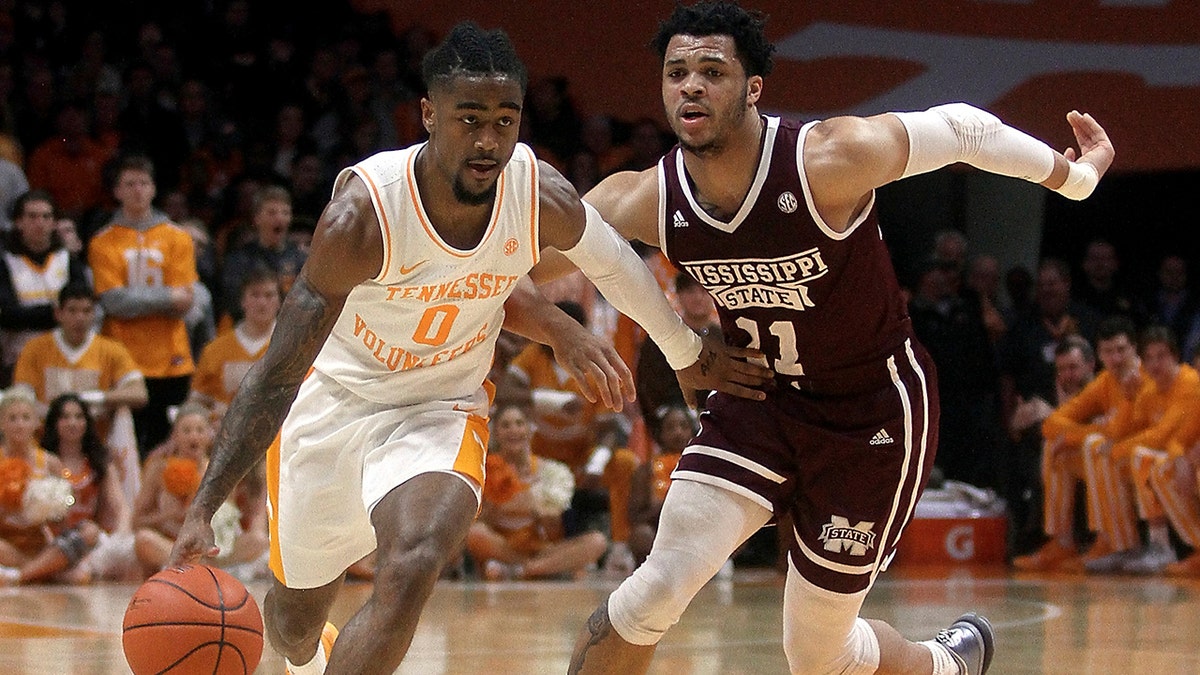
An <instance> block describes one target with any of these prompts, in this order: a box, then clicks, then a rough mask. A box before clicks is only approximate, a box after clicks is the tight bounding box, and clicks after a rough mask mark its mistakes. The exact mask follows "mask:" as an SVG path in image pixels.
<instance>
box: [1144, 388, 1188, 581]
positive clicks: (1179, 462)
mask: <svg viewBox="0 0 1200 675" xmlns="http://www.w3.org/2000/svg"><path fill="white" fill-rule="evenodd" d="M1150 482H1151V485H1152V486H1153V488H1154V492H1155V494H1156V495H1158V498H1159V500H1160V501H1161V502H1162V505H1163V510H1164V511H1166V515H1167V519H1168V520H1169V521H1170V523H1171V527H1172V528H1174V529H1175V532H1176V534H1178V535H1179V538H1180V539H1181V540H1183V542H1184V543H1185V544H1187V545H1188V546H1189V547H1191V553H1190V554H1189V555H1188V556H1186V557H1185V558H1184V559H1183V560H1180V561H1179V562H1174V563H1170V564H1168V565H1167V566H1166V568H1164V570H1163V571H1164V572H1165V573H1166V574H1167V575H1168V576H1178V577H1191V578H1200V408H1193V409H1192V411H1191V413H1190V414H1189V415H1188V416H1187V418H1186V419H1185V420H1184V422H1183V424H1181V425H1180V427H1179V430H1178V431H1177V432H1176V433H1175V436H1174V437H1173V438H1171V440H1169V441H1167V447H1166V458H1165V459H1164V461H1162V462H1161V463H1159V465H1158V466H1156V467H1155V470H1154V471H1153V472H1152V473H1151V476H1150Z"/></svg>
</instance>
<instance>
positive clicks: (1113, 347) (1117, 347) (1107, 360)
mask: <svg viewBox="0 0 1200 675" xmlns="http://www.w3.org/2000/svg"><path fill="white" fill-rule="evenodd" d="M1096 354H1098V355H1099V356H1100V363H1103V364H1104V368H1105V370H1108V371H1111V372H1113V373H1118V374H1120V373H1126V372H1129V370H1130V369H1131V368H1134V367H1136V366H1137V363H1138V360H1137V350H1136V349H1134V347H1133V342H1131V341H1130V339H1129V336H1128V335H1115V336H1113V337H1111V338H1109V339H1107V340H1100V341H1099V342H1098V343H1097V344H1096Z"/></svg>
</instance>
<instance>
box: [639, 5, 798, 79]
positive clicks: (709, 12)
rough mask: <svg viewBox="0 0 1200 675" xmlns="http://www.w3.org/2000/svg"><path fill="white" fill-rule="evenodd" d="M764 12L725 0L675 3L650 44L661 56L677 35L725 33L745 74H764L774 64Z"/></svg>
mask: <svg viewBox="0 0 1200 675" xmlns="http://www.w3.org/2000/svg"><path fill="white" fill-rule="evenodd" d="M766 24H767V16H766V15H765V14H763V13H762V12H759V11H757V10H747V9H743V8H741V7H739V6H738V5H737V4H735V3H733V2H728V0H701V2H697V3H696V4H694V5H691V6H685V5H682V4H679V5H676V6H675V11H674V12H672V13H671V16H669V17H667V18H666V20H665V21H663V22H662V23H660V24H658V33H657V34H656V35H655V36H654V39H653V40H651V41H650V46H651V47H652V48H653V49H654V50H655V51H656V52H657V53H658V57H659V58H660V59H661V58H663V57H665V56H666V54H667V43H669V42H670V41H671V38H672V37H674V36H676V35H694V36H697V37H703V36H706V35H728V36H729V37H731V38H733V44H734V45H735V46H736V47H737V55H738V60H739V61H741V62H742V66H743V67H744V68H745V70H746V75H747V76H754V75H759V76H764V77H765V76H766V75H769V74H770V73H771V68H772V67H773V66H774V65H775V64H774V62H773V61H772V60H771V54H772V53H774V51H775V45H773V44H771V42H770V41H769V40H767V36H766V34H765V33H764V32H763V29H764V27H765V26H766Z"/></svg>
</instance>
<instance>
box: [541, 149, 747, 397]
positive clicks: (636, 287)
mask: <svg viewBox="0 0 1200 675" xmlns="http://www.w3.org/2000/svg"><path fill="white" fill-rule="evenodd" d="M541 176H542V182H541V200H542V201H541V211H542V218H541V232H540V233H541V241H542V243H543V244H546V245H548V246H551V247H553V248H556V249H558V250H559V251H561V252H562V253H563V255H564V256H566V258H567V259H568V260H570V261H571V262H572V263H574V264H575V265H576V266H577V267H578V268H579V269H580V270H582V271H583V273H584V274H585V275H587V277H588V278H589V279H591V281H592V283H594V284H595V285H596V288H598V289H599V290H600V292H601V293H603V294H604V297H605V298H607V299H608V301H609V302H610V303H612V305H613V307H615V308H616V309H617V311H619V312H621V313H622V314H625V315H626V316H628V317H629V318H631V319H633V320H634V321H636V322H637V323H638V325H640V326H641V327H642V328H644V329H645V330H646V333H647V334H648V335H649V336H650V339H652V340H654V343H655V344H656V345H658V347H659V349H661V350H662V353H663V356H665V357H666V359H667V363H669V364H670V365H671V368H672V369H673V370H675V371H676V372H679V373H681V374H682V377H683V378H684V380H686V383H687V386H690V387H692V388H696V389H717V390H720V391H724V392H727V393H730V394H734V395H736V396H742V397H746V398H754V399H761V398H763V396H764V394H763V393H762V392H761V391H758V390H756V389H754V387H758V386H762V385H763V384H765V383H766V381H767V380H768V379H770V375H771V373H770V371H769V370H768V369H766V368H763V367H762V366H759V365H757V364H755V363H747V362H744V361H737V360H735V359H734V358H733V356H736V354H731V353H730V352H729V350H728V348H725V347H724V345H719V344H715V343H710V344H707V345H706V344H704V343H703V342H702V341H701V339H700V337H699V336H698V335H696V334H695V333H694V332H693V331H692V329H690V328H688V327H687V325H685V324H684V323H683V320H682V319H681V318H679V315H678V314H676V313H675V310H673V309H672V308H671V305H670V303H668V302H667V299H666V297H664V296H663V293H662V290H661V289H660V288H659V287H658V282H657V281H655V279H654V275H652V274H651V273H650V270H649V269H647V268H646V265H645V263H643V262H642V259H641V258H639V257H638V255H637V253H635V252H634V251H633V248H631V247H630V246H629V242H627V241H626V240H625V239H624V238H623V237H622V234H623V233H622V234H619V233H618V232H617V231H616V230H614V229H613V227H612V226H610V225H609V224H608V223H607V222H605V220H604V218H603V217H602V216H601V215H600V212H599V211H598V210H596V208H595V207H593V206H592V205H590V204H587V203H581V202H580V201H579V198H578V196H577V195H576V193H575V190H574V188H572V187H571V184H570V183H568V182H567V180H566V179H565V178H563V177H562V175H561V174H559V173H558V172H557V171H555V170H554V169H552V168H550V167H549V166H544V168H543V170H542V173H541ZM654 222H657V221H654ZM656 239H657V237H655V240H656ZM698 364H699V365H698Z"/></svg>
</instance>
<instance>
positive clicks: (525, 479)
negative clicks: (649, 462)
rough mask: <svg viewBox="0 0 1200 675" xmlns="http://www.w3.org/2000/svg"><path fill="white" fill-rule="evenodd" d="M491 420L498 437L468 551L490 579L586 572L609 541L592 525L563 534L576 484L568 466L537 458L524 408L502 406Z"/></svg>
mask: <svg viewBox="0 0 1200 675" xmlns="http://www.w3.org/2000/svg"><path fill="white" fill-rule="evenodd" d="M492 420H493V422H492V424H493V429H494V436H495V442H494V444H493V450H492V452H490V453H489V454H488V459H487V474H488V479H487V483H486V484H485V485H484V489H483V504H482V507H481V509H480V513H479V519H478V520H477V521H476V522H475V523H474V524H473V525H472V526H471V530H470V532H469V533H468V534H467V550H468V551H469V552H470V554H471V557H472V558H473V559H474V560H475V561H476V563H478V564H480V565H482V568H483V576H484V578H485V579H488V580H490V581H495V580H501V579H538V578H546V577H557V576H561V575H568V576H572V577H579V576H581V575H583V574H584V573H585V572H586V571H587V569H588V567H589V566H591V565H593V564H595V562H596V561H597V560H599V559H600V556H601V555H603V554H604V550H605V548H607V546H608V541H607V539H606V538H605V537H604V535H603V534H601V533H599V532H595V531H592V532H587V533H584V534H581V535H579V536H576V537H570V538H567V537H564V535H563V527H562V514H563V511H564V510H566V508H567V504H568V503H569V502H570V500H571V493H572V491H573V490H574V487H575V480H574V478H573V477H572V475H571V471H570V469H568V468H567V467H566V466H565V465H563V464H562V463H560V462H556V461H554V460H550V459H544V458H541V457H534V455H533V448H532V446H531V442H532V439H533V430H532V428H531V426H530V421H529V417H528V416H527V415H526V414H525V411H524V410H523V409H522V408H520V407H517V406H509V407H506V408H501V409H499V410H497V411H496V413H495V415H493V417H492Z"/></svg>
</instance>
